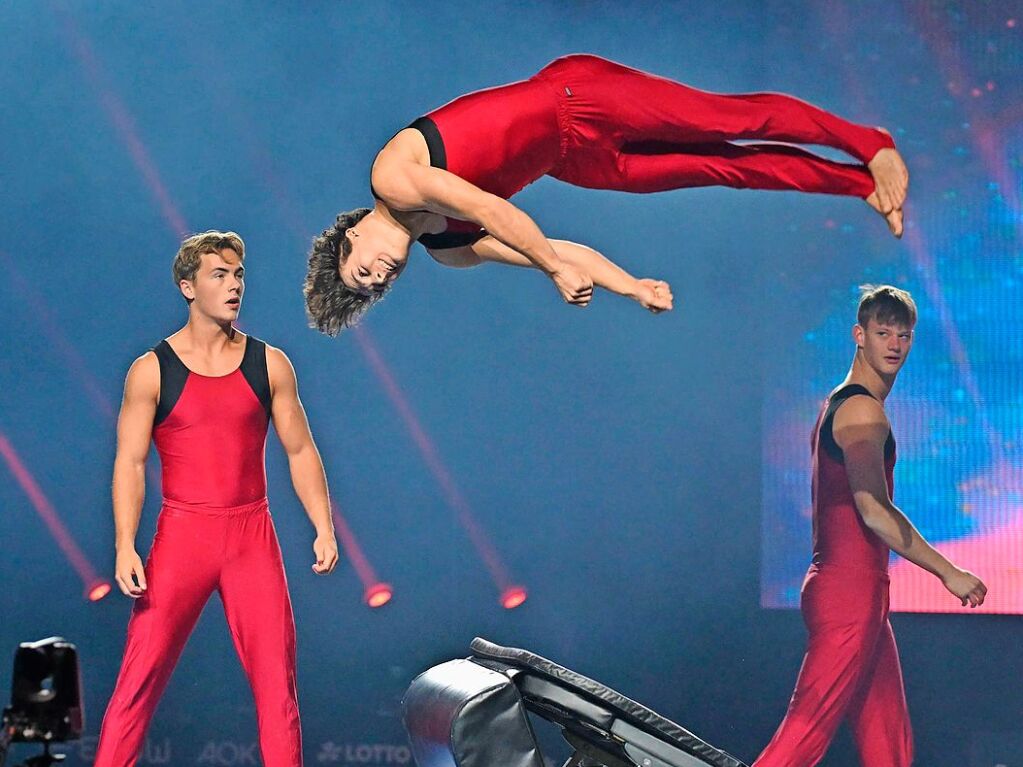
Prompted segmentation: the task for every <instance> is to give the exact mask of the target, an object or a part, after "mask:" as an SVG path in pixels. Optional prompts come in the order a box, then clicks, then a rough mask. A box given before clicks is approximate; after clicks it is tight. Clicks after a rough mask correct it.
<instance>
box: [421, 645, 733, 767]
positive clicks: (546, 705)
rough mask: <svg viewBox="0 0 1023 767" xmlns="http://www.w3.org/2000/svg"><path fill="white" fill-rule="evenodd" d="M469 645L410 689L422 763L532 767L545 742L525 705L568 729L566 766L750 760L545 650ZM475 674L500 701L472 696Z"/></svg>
mask: <svg viewBox="0 0 1023 767" xmlns="http://www.w3.org/2000/svg"><path fill="white" fill-rule="evenodd" d="M472 651H473V655H472V657H470V658H469V659H467V660H460V661H450V662H449V663H444V664H441V665H439V666H435V667H433V668H432V669H430V670H429V671H427V672H426V673H425V674H422V675H420V676H419V677H418V678H417V679H416V680H415V681H414V682H413V683H412V686H411V687H409V690H408V692H407V693H406V695H405V699H404V701H403V709H404V713H405V726H406V729H408V732H409V736H410V739H411V741H412V752H413V754H414V755H415V757H416V761H417V763H418V765H419V767H505V766H506V765H511V766H512V767H531V759H532V758H533V754H534V753H539V747H538V746H537V744H536V741H535V737H534V736H533V731H532V727H531V726H530V725H529V722H528V719H525V718H524V717H523V716H521V715H520V714H518V713H517V712H518V711H523V710H528V711H530V712H532V713H533V714H535V715H537V716H540V717H542V718H544V719H547V720H549V721H552V722H554V723H555V724H557V725H559V726H560V727H561V728H562V734H563V735H564V737H565V739H566V740H567V741H568V742H569V744H570V745H571V746H572V747H573V748H574V750H575V753H574V754H573V755H572V757H571V758H570V759H569V760H568V762H567V763H566V765H565V767H704V766H705V765H712V767H745V765H744V764H743V763H742V762H741V761H739V760H738V759H736V758H735V757H733V756H731V755H729V754H727V753H725V752H724V751H721V750H719V749H717V748H715V747H713V746H711V745H709V744H708V743H706V742H704V741H703V740H701V739H700V738H698V737H697V736H695V735H693V734H692V733H691V732H689V731H688V730H686V729H685V728H683V727H681V726H679V725H678V724H676V723H675V722H672V721H671V720H669V719H665V718H664V717H662V716H660V715H659V714H657V713H655V712H654V711H651V710H650V709H648V708H646V707H645V706H643V705H641V704H639V703H637V702H636V701H634V700H631V699H630V698H627V697H625V696H624V695H622V694H621V693H618V692H616V691H615V690H612V689H611V688H609V687H605V686H604V685H602V684H600V683H599V682H595V681H594V680H592V679H589V678H587V677H585V676H583V675H581V674H577V673H576V672H574V671H571V670H570V669H567V668H565V667H564V666H560V665H558V664H557V663H554V662H552V661H549V660H547V659H546V658H542V657H540V656H539V655H536V654H534V653H531V652H529V651H527V650H520V649H517V648H513V647H502V646H500V645H496V644H493V643H492V642H488V641H486V640H485V639H480V638H476V639H475V640H474V641H473V643H472ZM473 667H475V668H478V669H481V671H482V673H481V672H477V671H475V670H474V668H473ZM487 672H489V673H487ZM470 677H474V678H476V679H478V680H479V681H482V680H483V679H484V678H485V679H486V680H487V685H489V686H488V689H489V690H491V691H493V690H501V691H502V695H503V698H502V701H501V706H500V707H498V706H496V705H494V703H491V705H490V706H486V705H483V699H482V698H481V697H480V695H479V694H478V693H477V694H475V695H473V694H467V687H466V684H465V680H466V679H468V678H470ZM510 691H514V692H515V695H514V702H513V700H512V698H510V697H509V695H508V693H509V692H510ZM496 700H497V697H496V695H494V694H493V693H491V701H494V702H496ZM424 722H430V723H431V724H432V725H433V726H432V727H424V726H423V724H424ZM445 738H446V739H447V740H445ZM495 749H498V752H495ZM484 751H486V752H488V753H487V755H486V756H484V753H483V752H484Z"/></svg>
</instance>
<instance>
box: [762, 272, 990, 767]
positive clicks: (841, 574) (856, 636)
mask: <svg viewBox="0 0 1023 767" xmlns="http://www.w3.org/2000/svg"><path fill="white" fill-rule="evenodd" d="M915 324H916V305H915V304H914V302H913V299H912V297H910V295H909V293H907V292H906V291H904V290H899V289H898V288H893V287H891V286H888V285H882V286H880V287H873V286H865V287H864V293H863V295H862V297H861V299H860V305H859V311H858V313H857V324H856V325H855V326H854V327H853V340H854V341H855V342H856V355H855V357H854V358H853V364H852V368H851V369H850V371H849V375H847V376H846V378H845V380H844V381H843V382H842V383H841V385H839V387H838V388H837V389H835V390H834V391H833V392H832V393H831V395H830V396H829V397H828V399H827V400H826V401H825V403H824V406H823V407H822V408H821V412H820V415H819V416H818V418H817V425H816V427H815V428H814V434H813V439H812V441H811V445H812V450H813V493H812V494H813V563H812V564H811V565H810V570H809V572H808V573H807V575H806V579H805V580H804V581H803V592H802V611H803V619H804V621H805V622H806V626H807V629H808V631H809V641H808V643H807V650H806V656H805V658H804V659H803V666H802V668H801V669H800V671H799V678H798V679H797V680H796V689H795V692H793V693H792V700H791V702H790V703H789V708H788V712H787V713H786V715H785V719H784V721H783V722H782V723H781V726H780V727H779V728H778V731H777V732H776V733H775V735H774V738H773V739H772V740H771V742H770V743H769V744H768V746H767V748H766V749H764V752H763V753H762V754H761V755H760V758H759V759H757V761H756V762H755V763H754V767H782V766H786V767H812V765H815V764H817V762H818V761H820V759H821V757H823V756H824V752H825V751H826V750H827V748H828V745H829V743H830V742H831V739H832V737H833V736H834V734H835V730H836V729H837V728H838V725H839V723H840V722H841V721H842V720H843V719H845V720H847V721H848V722H849V724H850V725H851V726H852V731H853V736H854V738H855V740H856V744H857V746H858V748H859V751H860V759H861V761H862V763H863V764H864V765H865V767H906V766H907V765H909V764H910V763H911V762H912V760H913V735H912V730H911V728H910V724H909V712H908V711H907V709H906V696H905V692H904V691H903V687H902V670H901V668H900V666H899V655H898V650H897V648H896V646H895V637H894V635H893V634H892V627H891V623H889V621H888V557H889V550H894V551H896V552H897V553H899V554H900V555H902V556H903V557H905V558H906V559H907V560H909V561H910V562H913V563H914V564H916V565H918V566H920V567H922V568H923V569H925V570H927V571H928V572H931V573H933V574H934V575H936V576H937V577H938V578H940V579H941V582H942V583H943V584H944V585H945V588H947V589H948V590H949V591H950V592H951V593H952V594H953V595H954V596H955V597H957V598H958V599H959V600H961V601H962V604H963V606H964V607H965V606H966V605H967V604H969V605H970V606H971V607H977V606H978V605H981V604H983V603H984V596H985V594H986V593H987V588H986V587H985V586H984V584H983V583H981V581H980V579H979V578H977V576H975V575H973V573H970V572H967V571H966V570H961V569H960V568H958V567H956V566H955V565H953V564H952V563H951V562H949V561H948V560H947V559H945V557H943V556H942V555H941V554H939V553H938V552H937V551H936V550H935V549H934V548H932V547H931V545H930V544H929V543H927V541H925V540H924V539H923V537H922V536H921V535H920V533H919V532H917V530H916V528H915V527H913V525H912V523H910V521H909V520H908V519H907V518H906V516H905V515H904V514H903V513H902V512H901V511H900V510H899V509H898V508H897V507H896V506H895V504H894V503H893V502H892V493H893V489H894V484H893V480H892V476H893V471H894V468H895V439H894V437H893V436H892V432H891V428H890V426H889V424H888V418H887V416H886V415H885V411H884V400H885V398H886V397H887V396H888V393H889V392H890V391H891V389H892V386H893V385H894V384H895V377H896V376H897V375H898V373H899V370H900V369H901V368H902V365H903V364H904V363H905V361H906V356H907V355H908V354H909V350H910V347H911V346H912V345H913V326H914V325H915Z"/></svg>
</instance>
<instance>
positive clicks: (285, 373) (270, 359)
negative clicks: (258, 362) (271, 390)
mask: <svg viewBox="0 0 1023 767" xmlns="http://www.w3.org/2000/svg"><path fill="white" fill-rule="evenodd" d="M266 373H267V376H268V377H269V379H270V385H271V386H276V385H277V384H278V383H282V382H287V381H294V380H295V366H294V365H292V364H291V360H290V359H288V355H287V354H285V353H284V350H283V349H281V348H279V347H276V346H271V345H270V344H266Z"/></svg>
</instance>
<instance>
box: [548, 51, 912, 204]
mask: <svg viewBox="0 0 1023 767" xmlns="http://www.w3.org/2000/svg"><path fill="white" fill-rule="evenodd" d="M536 77H537V78H539V79H542V80H545V81H547V82H549V83H551V84H552V85H554V86H555V87H556V88H557V90H558V98H559V102H560V120H561V123H562V125H561V132H562V136H563V137H565V138H563V141H564V142H565V143H564V144H563V146H562V159H561V161H560V162H559V163H558V165H557V167H556V168H555V169H554V170H552V171H551V175H552V176H554V177H556V178H559V179H561V180H563V181H566V182H568V183H570V184H575V185H576V186H583V187H588V188H595V189H615V190H619V191H625V192H661V191H666V190H669V189H680V188H686V187H698V186H712V185H723V186H729V187H736V188H752V189H795V190H799V191H803V192H820V193H827V194H842V195H853V196H857V197H867V196H869V195H870V194H871V192H873V191H874V180H873V177H872V176H871V175H870V172H869V171H868V170H867V168H866V166H865V165H864V164H862V163H867V162H869V161H870V160H871V159H872V158H873V156H874V155H875V154H876V153H877V152H878V150H880V149H883V148H885V147H893V146H894V143H893V142H892V139H891V137H890V136H889V135H887V134H886V133H884V132H883V131H880V130H878V129H876V128H869V127H866V126H862V125H856V124H854V123H851V122H848V121H847V120H843V119H841V118H840V117H836V116H835V115H833V114H830V113H828V112H825V111H824V110H822V109H819V108H818V107H815V106H813V105H811V104H808V103H806V102H805V101H801V100H799V99H797V98H793V97H792V96H786V95H783V94H780V93H751V94H734V95H722V94H716V93H708V92H706V91H701V90H697V89H695V88H691V87H689V86H687V85H683V84H682V83H678V82H675V81H673V80H668V79H666V78H663V77H657V76H655V75H651V74H648V73H646V72H641V71H639V70H637V69H631V68H630V67H626V66H623V65H621V64H617V63H615V62H613V61H608V60H606V59H602V58H599V57H597V56H589V55H573V56H566V57H564V58H561V59H557V60H556V61H554V62H552V63H551V64H549V65H548V66H547V67H545V68H544V69H543V70H541V71H540V72H539V73H538V74H537V75H536ZM734 139H740V140H742V139H762V140H766V141H782V142H794V143H799V144H820V145H824V146H830V147H834V148H836V149H840V150H842V151H844V152H845V153H847V154H849V155H850V156H852V157H854V158H855V159H856V160H858V161H859V163H856V164H850V163H840V162H833V161H831V160H826V159H824V158H822V157H818V156H817V155H814V154H812V153H810V152H807V151H804V150H802V149H799V148H797V147H794V146H788V145H780V144H741V145H740V144H733V143H731V141H732V140H734Z"/></svg>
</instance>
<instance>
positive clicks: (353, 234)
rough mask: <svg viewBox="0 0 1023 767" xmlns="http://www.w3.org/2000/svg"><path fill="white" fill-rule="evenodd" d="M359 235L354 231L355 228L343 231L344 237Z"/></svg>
mask: <svg viewBox="0 0 1023 767" xmlns="http://www.w3.org/2000/svg"><path fill="white" fill-rule="evenodd" d="M358 236H359V233H358V232H357V231H355V227H351V226H350V227H348V228H347V229H345V237H358Z"/></svg>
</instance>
